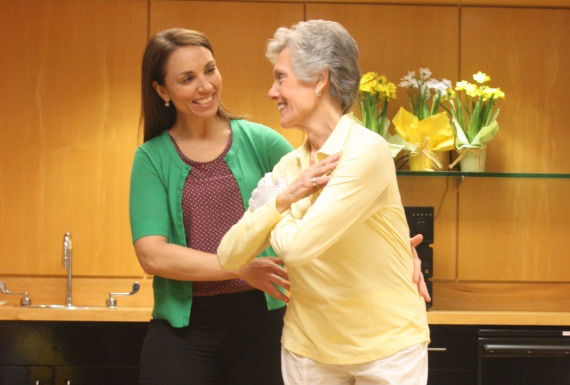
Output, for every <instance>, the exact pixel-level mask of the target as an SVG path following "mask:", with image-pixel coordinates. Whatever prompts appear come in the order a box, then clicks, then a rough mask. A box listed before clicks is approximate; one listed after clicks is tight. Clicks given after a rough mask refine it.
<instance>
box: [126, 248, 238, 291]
mask: <svg viewBox="0 0 570 385" xmlns="http://www.w3.org/2000/svg"><path fill="white" fill-rule="evenodd" d="M139 241H140V240H139ZM139 241H137V242H139ZM138 246H139V247H137V243H135V250H136V254H137V257H138V259H139V262H140V264H141V266H142V268H143V269H144V271H145V272H146V273H147V274H152V275H158V276H160V277H163V278H169V279H176V280H181V281H223V280H228V279H234V278H238V274H237V272H236V271H224V270H222V268H221V267H220V265H219V263H218V258H217V256H216V254H210V253H205V252H202V251H198V250H195V249H191V248H187V247H184V246H179V245H175V244H172V243H167V242H153V243H149V242H147V243H146V244H144V245H138Z"/></svg>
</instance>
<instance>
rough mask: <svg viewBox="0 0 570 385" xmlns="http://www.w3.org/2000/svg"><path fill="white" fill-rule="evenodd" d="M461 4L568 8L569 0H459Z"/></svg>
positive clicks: (569, 5) (569, 6)
mask: <svg viewBox="0 0 570 385" xmlns="http://www.w3.org/2000/svg"><path fill="white" fill-rule="evenodd" d="M461 5H464V6H465V5H479V6H483V5H484V6H509V7H540V8H546V7H561V8H570V0H461Z"/></svg>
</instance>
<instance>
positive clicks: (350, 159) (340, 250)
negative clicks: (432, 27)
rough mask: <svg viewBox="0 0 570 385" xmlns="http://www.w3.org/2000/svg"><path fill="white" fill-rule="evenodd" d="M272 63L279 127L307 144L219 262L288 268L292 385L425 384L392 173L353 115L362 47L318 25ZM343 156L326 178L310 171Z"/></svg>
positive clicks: (307, 25)
mask: <svg viewBox="0 0 570 385" xmlns="http://www.w3.org/2000/svg"><path fill="white" fill-rule="evenodd" d="M267 56H268V58H269V59H270V60H271V61H272V62H273V63H274V69H273V73H274V78H275V82H274V84H273V86H272V87H271V89H270V91H269V96H270V97H271V98H272V99H273V100H275V101H276V103H277V107H278V109H279V113H280V119H281V124H282V126H283V127H289V128H292V127H295V128H298V129H300V130H302V131H303V132H305V133H306V134H307V139H306V141H305V143H304V144H303V145H302V146H301V147H300V148H298V149H297V150H295V151H293V152H292V153H290V154H288V155H286V156H285V157H283V158H282V159H281V160H280V161H279V163H278V164H277V165H276V166H275V168H274V169H273V172H272V179H273V182H275V181H277V180H278V179H279V178H284V179H285V181H286V183H288V184H289V186H288V187H287V189H285V190H283V191H281V192H279V193H278V194H277V195H275V196H273V197H271V198H270V199H269V200H267V202H257V203H255V202H254V203H255V204H254V205H253V206H254V207H257V209H256V210H255V211H253V210H251V209H250V210H249V211H248V212H246V214H245V215H244V217H243V218H242V219H241V220H240V221H239V222H238V223H237V224H236V225H234V226H233V227H232V229H231V230H230V231H229V232H228V233H227V234H226V236H225V237H224V238H223V240H222V242H221V243H220V246H219V248H218V259H219V261H220V264H221V266H222V267H223V268H225V269H236V268H239V267H240V266H241V265H242V264H244V263H246V262H247V261H249V260H250V259H251V258H252V257H253V256H255V255H256V253H257V252H258V251H260V250H262V249H263V248H265V247H266V246H267V245H268V244H269V243H271V245H272V246H273V248H274V250H275V251H276V252H277V254H278V256H279V257H281V258H282V259H283V260H284V261H285V265H286V267H287V271H288V274H289V279H290V281H291V298H290V302H289V306H288V307H287V311H286V315H285V325H284V329H283V336H282V346H283V350H282V371H283V376H284V381H285V383H286V384H291V385H293V384H295V385H298V384H323V385H325V384H326V385H335V384H362V385H363V384H398V385H407V384H409V385H419V384H425V383H426V382H427V343H428V342H429V329H428V325H427V317H426V311H425V304H424V301H423V300H422V298H421V296H420V295H418V292H417V288H416V287H415V285H414V284H413V282H412V280H411V279H410V277H411V276H412V273H413V269H414V266H413V255H412V251H411V248H410V246H409V240H408V234H409V229H408V226H407V224H406V219H405V215H404V209H403V207H402V203H401V199H400V194H399V191H398V185H397V180H396V173H395V168H394V163H393V161H392V158H391V156H390V151H389V148H388V145H387V143H386V142H385V141H384V140H383V139H382V138H381V137H380V136H378V135H376V134H375V133H373V132H371V131H369V130H367V129H366V128H364V127H362V126H361V125H359V124H358V123H356V122H355V121H354V120H353V119H352V118H351V117H350V116H349V115H347V112H348V111H349V109H350V107H351V106H352V104H353V103H354V101H355V98H356V95H357V90H358V84H359V80H360V72H359V69H358V49H357V47H356V44H355V42H354V40H353V39H352V37H351V36H350V35H349V34H348V33H347V32H346V30H345V29H344V28H343V27H342V26H340V25H339V24H337V23H334V22H330V21H322V20H313V21H309V22H301V23H299V24H297V25H295V26H294V27H292V28H291V29H287V28H279V29H278V30H277V32H276V33H275V36H274V38H273V39H272V40H271V41H270V42H269V44H268V49H267ZM337 153H341V154H342V155H341V157H340V160H339V161H338V165H337V166H336V169H334V171H332V173H330V175H327V174H326V173H325V172H323V170H321V169H319V167H314V166H311V165H312V164H315V163H316V162H318V161H319V160H322V159H324V158H326V157H328V156H330V155H332V154H337ZM324 182H327V185H326V186H325V187H324V189H322V190H321V191H319V192H317V193H314V194H313V193H312V192H313V191H312V188H311V186H312V185H313V186H318V185H320V184H322V183H324ZM270 184H271V183H269V185H270ZM258 189H261V190H263V189H264V186H263V184H261V185H260V186H259V187H258ZM256 195H260V194H256ZM261 195H263V194H261ZM257 198H259V197H256V196H254V200H255V199H257ZM260 199H261V198H260Z"/></svg>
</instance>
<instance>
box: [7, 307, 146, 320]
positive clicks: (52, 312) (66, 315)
mask: <svg viewBox="0 0 570 385" xmlns="http://www.w3.org/2000/svg"><path fill="white" fill-rule="evenodd" d="M151 313H152V308H150V307H127V306H123V307H115V308H109V307H105V306H101V307H89V308H82V309H66V308H54V309H49V308H48V309H46V308H26V307H22V306H0V320H4V321H8V320H11V321H101V322H148V321H149V320H150V319H151Z"/></svg>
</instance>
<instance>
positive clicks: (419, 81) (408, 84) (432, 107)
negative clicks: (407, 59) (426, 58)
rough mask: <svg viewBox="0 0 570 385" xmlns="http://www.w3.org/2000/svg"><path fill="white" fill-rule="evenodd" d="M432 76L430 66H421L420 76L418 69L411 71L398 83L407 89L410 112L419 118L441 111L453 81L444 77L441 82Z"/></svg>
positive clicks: (422, 118)
mask: <svg viewBox="0 0 570 385" xmlns="http://www.w3.org/2000/svg"><path fill="white" fill-rule="evenodd" d="M430 76H431V71H430V70H429V68H420V76H419V77H417V76H416V71H410V72H408V74H407V75H406V76H404V77H402V78H401V79H400V80H401V81H400V84H398V85H399V86H400V87H402V88H404V89H405V90H406V92H407V94H408V99H409V100H410V109H411V111H410V112H411V113H412V114H413V115H415V116H417V117H418V119H419V120H424V119H425V118H427V117H429V116H432V115H435V114H437V113H438V112H439V107H440V106H441V102H442V101H443V98H444V96H445V95H446V91H447V89H448V88H449V87H451V81H449V80H447V79H443V80H442V81H441V82H440V81H438V80H437V79H433V78H430Z"/></svg>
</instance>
